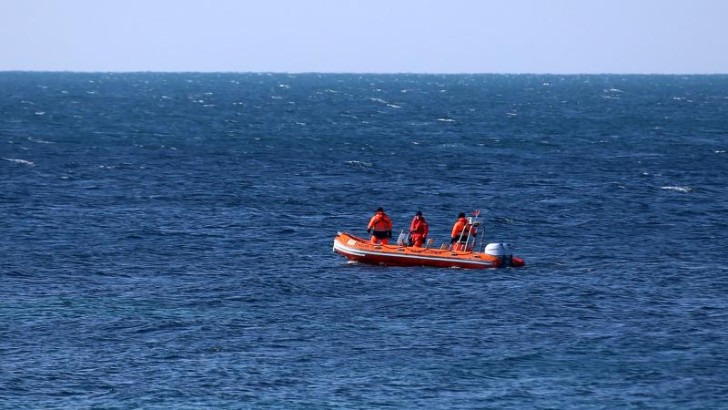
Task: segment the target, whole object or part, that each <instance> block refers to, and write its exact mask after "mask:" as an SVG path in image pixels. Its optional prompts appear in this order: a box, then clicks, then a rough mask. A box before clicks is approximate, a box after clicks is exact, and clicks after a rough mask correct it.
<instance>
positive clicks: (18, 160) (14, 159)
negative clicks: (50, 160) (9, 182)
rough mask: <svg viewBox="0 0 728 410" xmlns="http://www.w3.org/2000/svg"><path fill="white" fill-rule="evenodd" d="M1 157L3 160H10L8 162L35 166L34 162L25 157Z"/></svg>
mask: <svg viewBox="0 0 728 410" xmlns="http://www.w3.org/2000/svg"><path fill="white" fill-rule="evenodd" d="M3 159H4V160H5V161H10V162H14V163H16V164H22V165H27V166H29V167H33V166H35V162H33V161H28V160H26V159H20V158H3Z"/></svg>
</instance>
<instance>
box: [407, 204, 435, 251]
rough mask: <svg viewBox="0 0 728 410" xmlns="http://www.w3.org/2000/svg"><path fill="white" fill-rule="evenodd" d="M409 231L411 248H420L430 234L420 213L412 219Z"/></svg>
mask: <svg viewBox="0 0 728 410" xmlns="http://www.w3.org/2000/svg"><path fill="white" fill-rule="evenodd" d="M409 230H410V237H411V244H412V246H416V247H418V248H421V247H422V245H423V244H424V243H425V241H426V240H427V234H428V233H429V232H430V227H429V226H428V225H427V221H426V220H425V218H424V217H423V216H422V211H417V213H416V214H415V217H414V218H412V223H410V229H409Z"/></svg>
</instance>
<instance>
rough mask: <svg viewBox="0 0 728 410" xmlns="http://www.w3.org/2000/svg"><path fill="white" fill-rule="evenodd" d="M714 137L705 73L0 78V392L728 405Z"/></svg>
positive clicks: (722, 236)
mask: <svg viewBox="0 0 728 410" xmlns="http://www.w3.org/2000/svg"><path fill="white" fill-rule="evenodd" d="M726 151H728V76H636V75H634V76H620V75H591V76H557V75H448V76H442V75H353V74H352V75H343V74H342V75H335V74H325V75H319V74H296V75H286V74H234V73H230V74H195V73H176V74H175V73H168V74H155V73H136V74H104V73H88V74H82V73H19V72H3V73H0V232H2V233H1V234H0V408H4V409H19V408H29V409H56V408H69V409H71V408H72V409H76V408H99V409H100V408H109V409H137V408H139V409H172V408H174V409H177V408H184V409H193V408H194V409H197V408H200V409H203V408H204V409H213V408H225V409H247V408H281V409H338V408H346V409H371V408H422V409H425V408H426V409H459V408H468V409H469V408H478V409H721V408H728V355H727V354H726V351H728V295H727V294H728V268H726V265H728V222H727V220H728V154H727V153H726ZM379 206H382V207H384V208H385V210H386V211H387V212H388V213H389V214H390V216H391V217H392V219H393V220H394V225H395V226H394V230H395V232H399V230H401V229H404V228H405V227H406V226H408V224H409V221H410V219H411V217H412V215H413V214H414V212H415V211H417V210H422V211H423V213H424V215H425V217H426V218H427V219H428V220H429V222H430V229H431V237H434V238H435V239H436V240H437V242H438V244H439V243H440V242H442V241H445V240H446V239H447V236H448V233H449V229H450V227H451V225H452V223H453V222H454V220H455V218H456V215H457V213H458V212H469V211H472V210H474V209H480V210H481V212H482V217H483V220H484V223H485V228H486V232H485V235H486V237H487V239H488V240H489V241H507V242H510V243H512V244H513V246H514V249H515V254H516V255H518V256H521V257H523V258H524V259H525V260H526V262H527V264H528V265H527V267H526V268H524V269H502V270H486V271H471V270H457V269H434V268H392V267H379V266H366V265H357V264H349V263H347V262H346V260H345V259H344V258H342V257H341V256H339V255H336V254H334V253H333V252H332V250H331V248H332V243H333V238H334V236H335V234H336V232H337V231H348V232H352V233H354V234H357V235H365V227H366V223H367V222H368V220H369V218H370V216H371V215H372V213H373V211H374V209H376V208H377V207H379Z"/></svg>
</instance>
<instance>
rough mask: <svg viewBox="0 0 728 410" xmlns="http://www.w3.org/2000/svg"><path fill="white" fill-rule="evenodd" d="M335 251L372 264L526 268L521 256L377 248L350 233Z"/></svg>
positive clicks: (337, 242) (337, 240)
mask: <svg viewBox="0 0 728 410" xmlns="http://www.w3.org/2000/svg"><path fill="white" fill-rule="evenodd" d="M333 250H334V252H336V253H338V254H340V255H342V256H344V257H346V258H347V259H349V260H352V261H356V262H361V263H367V264H371V265H385V266H432V267H438V268H462V269H492V268H500V267H506V266H512V267H519V266H524V265H525V263H524V261H523V260H522V259H520V258H517V257H509V258H504V257H497V256H492V255H488V254H486V253H480V252H457V251H452V250H449V249H433V248H418V247H411V246H400V245H377V244H372V243H370V242H369V241H367V240H366V239H363V238H359V237H356V236H354V235H350V234H347V233H339V234H338V235H337V236H336V238H334V248H333Z"/></svg>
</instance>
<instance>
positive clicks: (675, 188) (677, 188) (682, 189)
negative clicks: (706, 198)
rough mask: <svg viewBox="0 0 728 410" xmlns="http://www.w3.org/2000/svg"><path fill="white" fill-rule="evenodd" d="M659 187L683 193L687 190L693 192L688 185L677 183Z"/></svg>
mask: <svg viewBox="0 0 728 410" xmlns="http://www.w3.org/2000/svg"><path fill="white" fill-rule="evenodd" d="M660 189H664V190H666V191H675V192H682V193H685V194H687V193H689V192H693V189H692V188H690V187H689V186H679V185H667V186H663V187H660Z"/></svg>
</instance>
